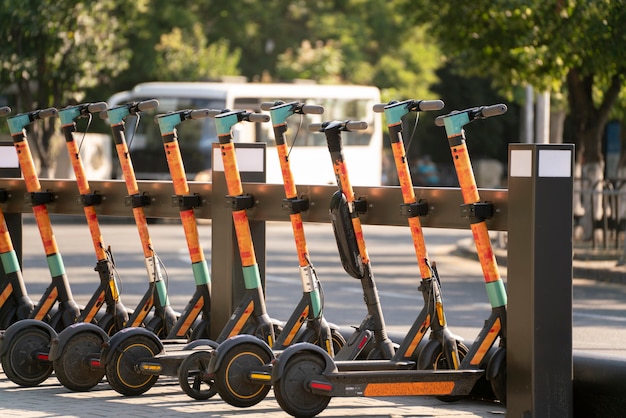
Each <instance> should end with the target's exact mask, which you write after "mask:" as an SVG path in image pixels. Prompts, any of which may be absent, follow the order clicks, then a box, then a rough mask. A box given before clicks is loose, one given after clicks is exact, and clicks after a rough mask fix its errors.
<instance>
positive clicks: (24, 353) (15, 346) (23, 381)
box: [2, 327, 52, 387]
mask: <svg viewBox="0 0 626 418" xmlns="http://www.w3.org/2000/svg"><path fill="white" fill-rule="evenodd" d="M49 345H50V334H48V333H47V332H46V331H45V330H43V329H41V328H38V327H29V328H24V329H23V330H21V331H20V332H18V333H17V334H16V335H15V336H14V337H13V338H12V339H11V341H10V342H9V347H8V349H7V351H6V352H5V354H4V355H3V356H2V368H3V370H4V373H5V374H6V375H7V377H8V378H9V379H10V380H11V381H12V382H13V383H16V384H18V385H20V386H26V387H31V386H37V385H39V384H40V383H42V382H44V381H45V380H46V379H47V378H48V377H50V375H51V374H52V363H50V362H49V361H48V360H40V359H39V358H37V356H38V354H40V353H48V351H49Z"/></svg>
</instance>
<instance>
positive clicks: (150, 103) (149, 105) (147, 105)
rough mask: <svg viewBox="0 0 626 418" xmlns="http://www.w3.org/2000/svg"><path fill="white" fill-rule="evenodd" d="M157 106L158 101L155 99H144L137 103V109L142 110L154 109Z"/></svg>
mask: <svg viewBox="0 0 626 418" xmlns="http://www.w3.org/2000/svg"><path fill="white" fill-rule="evenodd" d="M157 107H159V101H158V100H157V99H150V100H144V101H143V102H139V103H137V110H138V111H140V112H143V111H144V110H150V109H156V108H157Z"/></svg>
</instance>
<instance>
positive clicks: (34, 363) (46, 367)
mask: <svg viewBox="0 0 626 418" xmlns="http://www.w3.org/2000/svg"><path fill="white" fill-rule="evenodd" d="M57 113H58V111H57V110H56V109H55V108H49V109H43V110H35V111H32V112H28V113H21V114H18V115H15V116H13V117H10V118H8V120H7V123H8V125H9V131H10V133H11V136H12V138H13V144H14V146H15V149H16V151H17V156H18V160H19V164H20V168H21V169H22V173H23V176H24V183H25V185H26V190H27V191H28V197H29V198H30V203H31V204H32V209H33V213H34V215H35V221H36V222H37V227H38V229H39V234H40V235H41V240H42V243H43V247H44V250H45V253H46V258H47V261H48V269H49V271H50V275H51V276H52V281H51V284H50V285H49V286H48V288H47V289H46V291H45V292H44V294H43V295H42V297H41V299H40V300H39V302H38V303H37V305H36V306H35V308H34V309H33V311H32V312H31V315H30V318H29V319H24V320H22V321H18V322H15V323H14V324H13V325H11V326H10V327H9V328H7V329H6V331H5V333H4V335H3V336H2V339H1V340H0V356H1V360H2V368H3V369H4V372H5V373H6V375H7V377H8V378H9V379H11V381H12V382H14V383H16V384H18V385H20V386H37V385H39V384H40V383H42V382H43V381H45V380H46V379H47V378H48V377H49V376H50V374H51V373H52V362H50V361H48V352H49V345H50V341H51V340H52V339H53V338H54V337H55V336H56V333H57V331H60V330H61V329H63V328H66V327H68V326H70V325H71V324H73V323H75V322H76V321H77V320H78V319H79V317H81V310H80V307H79V306H78V304H77V303H76V301H75V300H74V298H73V297H72V291H71V289H70V285H69V282H68V280H67V275H66V273H65V266H64V264H63V259H62V257H61V253H60V252H59V249H58V247H57V242H56V239H55V237H54V234H53V232H52V224H51V222H50V216H49V214H48V209H47V206H46V205H47V204H48V203H50V202H52V200H53V194H52V193H51V192H49V191H44V190H42V189H41V184H40V183H39V178H38V176H37V171H36V168H35V164H34V162H33V157H32V154H31V152H30V148H29V146H28V141H27V138H26V130H25V128H26V126H28V125H30V124H31V123H32V122H34V121H36V120H40V119H44V118H48V117H51V116H54V115H56V114H57ZM57 302H59V303H58V309H57V311H56V313H55V314H54V316H52V317H51V318H50V321H49V323H47V322H44V320H45V319H46V318H47V317H48V315H49V314H50V312H51V311H52V309H53V307H54V305H55V304H56V303H57ZM88 312H91V311H88Z"/></svg>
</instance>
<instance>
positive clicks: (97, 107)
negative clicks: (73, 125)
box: [87, 102, 108, 113]
mask: <svg viewBox="0 0 626 418" xmlns="http://www.w3.org/2000/svg"><path fill="white" fill-rule="evenodd" d="M107 107H108V105H107V104H106V102H96V103H91V104H90V105H89V106H87V112H89V113H100V112H104V111H106V110H107Z"/></svg>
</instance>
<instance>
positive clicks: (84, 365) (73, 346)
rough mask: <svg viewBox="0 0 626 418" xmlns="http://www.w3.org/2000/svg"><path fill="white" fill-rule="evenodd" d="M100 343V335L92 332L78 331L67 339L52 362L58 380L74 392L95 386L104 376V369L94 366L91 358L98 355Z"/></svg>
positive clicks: (101, 341)
mask: <svg viewBox="0 0 626 418" xmlns="http://www.w3.org/2000/svg"><path fill="white" fill-rule="evenodd" d="M102 343H103V340H102V337H101V336H100V335H97V334H95V333H93V332H82V333H78V334H76V335H74V336H73V337H72V338H71V339H69V340H68V341H67V342H66V343H65V346H64V347H63V350H62V351H61V355H60V356H59V358H58V359H56V360H54V362H53V364H54V371H55V373H56V376H57V379H59V382H61V384H62V385H63V386H65V387H66V388H68V389H69V390H72V391H75V392H85V391H88V390H89V389H91V388H93V387H94V386H96V385H97V384H98V383H99V382H100V381H101V380H102V378H103V377H104V369H103V368H94V367H93V366H92V365H91V360H92V359H93V358H95V357H98V356H99V355H100V350H101V348H102Z"/></svg>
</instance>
